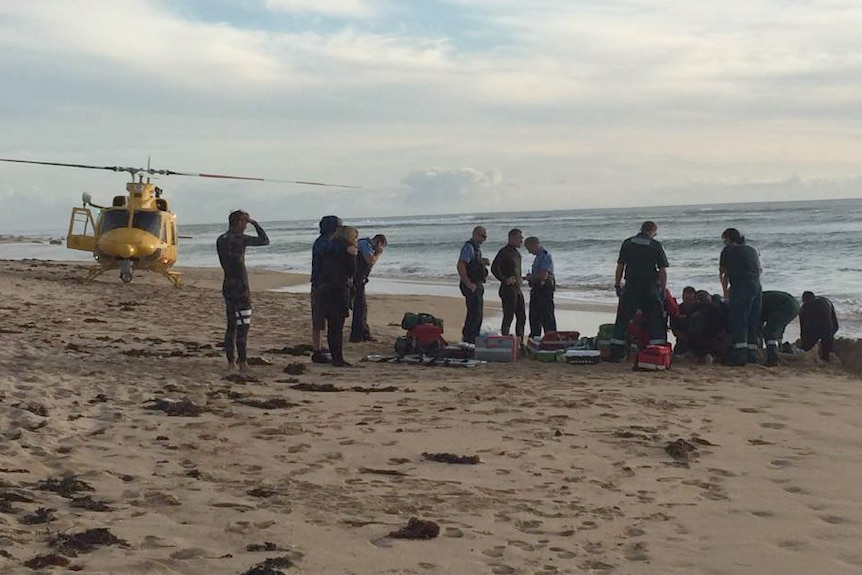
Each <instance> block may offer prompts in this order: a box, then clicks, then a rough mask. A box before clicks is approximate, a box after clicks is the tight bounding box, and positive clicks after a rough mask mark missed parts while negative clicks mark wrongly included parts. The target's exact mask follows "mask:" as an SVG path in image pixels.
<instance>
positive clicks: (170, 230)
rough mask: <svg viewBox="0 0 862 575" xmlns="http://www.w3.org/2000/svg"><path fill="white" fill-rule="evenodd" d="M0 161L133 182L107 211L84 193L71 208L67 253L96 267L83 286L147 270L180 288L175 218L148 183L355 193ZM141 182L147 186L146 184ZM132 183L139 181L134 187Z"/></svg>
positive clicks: (168, 172)
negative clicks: (114, 175)
mask: <svg viewBox="0 0 862 575" xmlns="http://www.w3.org/2000/svg"><path fill="white" fill-rule="evenodd" d="M0 161H2V162H14V163H18V164H38V165H42V166H61V167H67V168H85V169H90V170H109V171H112V172H127V173H129V174H130V175H131V177H132V181H131V182H130V183H127V184H126V195H118V196H114V199H113V201H112V202H111V205H110V206H99V205H96V204H94V203H93V202H92V197H91V196H90V194H88V193H87V192H84V194H83V196H82V200H83V204H84V205H83V207H80V208H79V207H74V208H72V215H71V217H70V218H69V230H68V233H67V234H66V247H67V248H69V249H73V250H81V251H85V252H90V253H92V254H93V257H94V258H95V260H96V261H97V262H98V265H96V266H93V267H92V268H90V270H89V273H88V274H87V277H86V280H92V279H94V278H96V277H97V276H99V275H101V274H103V273H105V272H106V271H108V270H115V269H119V270H120V279H121V280H122V281H123V282H124V283H129V282H131V281H132V277H133V274H134V272H135V270H148V271H154V272H158V273H160V274H161V275H163V276H165V277H166V278H168V279H169V280H170V281H171V282H172V283H173V284H174V286H176V287H180V286H181V285H182V281H181V280H180V274H179V272H175V271H171V269H170V268H171V267H172V266H173V265H174V264H175V263H176V261H177V251H178V247H179V244H178V240H179V239H180V236H179V235H178V233H177V215H176V214H175V213H174V212H172V211H171V210H170V209H169V206H168V201H167V200H166V199H164V198H163V197H162V189H161V188H159V187H157V186H156V185H155V184H152V183H150V176H156V175H159V176H196V177H200V178H218V179H228V180H251V181H258V182H280V183H287V184H300V185H308V186H327V187H335V188H357V187H358V186H347V185H342V184H326V183H323V182H309V181H301V180H271V179H264V178H253V177H245V176H226V175H221V174H204V173H189V172H175V171H172V170H156V169H153V168H150V167H146V168H124V167H120V166H90V165H85V164H67V163H60V162H40V161H35V160H16V159H8V158H0ZM145 177H146V180H147V181H146V182H145V181H144V178H145ZM136 178H137V181H135V179H136ZM90 207H93V208H96V209H98V210H100V211H99V215H98V218H96V219H95V220H94V219H93V213H92V212H91V211H90ZM86 280H85V281H86Z"/></svg>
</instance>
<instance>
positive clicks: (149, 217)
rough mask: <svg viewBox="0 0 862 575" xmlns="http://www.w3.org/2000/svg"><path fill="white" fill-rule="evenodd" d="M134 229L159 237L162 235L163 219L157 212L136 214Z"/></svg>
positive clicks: (133, 219) (133, 220) (133, 223)
mask: <svg viewBox="0 0 862 575" xmlns="http://www.w3.org/2000/svg"><path fill="white" fill-rule="evenodd" d="M132 227H134V228H138V229H139V230H144V231H145V232H148V233H151V234H153V235H154V236H156V237H159V236H161V235H162V218H160V217H159V214H158V213H157V212H135V215H134V217H133V218H132Z"/></svg>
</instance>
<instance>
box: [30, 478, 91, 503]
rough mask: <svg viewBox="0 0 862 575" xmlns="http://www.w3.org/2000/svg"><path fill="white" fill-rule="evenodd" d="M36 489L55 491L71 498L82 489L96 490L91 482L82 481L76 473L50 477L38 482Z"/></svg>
mask: <svg viewBox="0 0 862 575" xmlns="http://www.w3.org/2000/svg"><path fill="white" fill-rule="evenodd" d="M36 489H39V490H40V491H53V492H54V493H56V494H57V495H60V496H61V497H65V498H67V499H70V498H71V497H72V496H73V495H74V494H75V493H80V492H81V491H95V490H94V489H93V488H92V487H91V486H90V484H88V483H87V482H85V481H81V480H80V479H78V478H76V477H75V476H74V475H67V476H66V477H64V478H63V479H55V478H54V477H49V478H48V479H46V480H45V481H40V482H38V483H37V484H36Z"/></svg>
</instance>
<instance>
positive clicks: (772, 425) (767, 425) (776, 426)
mask: <svg viewBox="0 0 862 575" xmlns="http://www.w3.org/2000/svg"><path fill="white" fill-rule="evenodd" d="M760 427H765V428H767V429H784V428H785V427H787V426H786V425H785V424H783V423H775V422H771V421H768V422H766V423H761V424H760Z"/></svg>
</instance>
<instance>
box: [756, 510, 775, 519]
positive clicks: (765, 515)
mask: <svg viewBox="0 0 862 575" xmlns="http://www.w3.org/2000/svg"><path fill="white" fill-rule="evenodd" d="M751 514H752V515H754V516H755V517H763V518H765V519H768V518H770V517H775V513H774V512H772V511H752V512H751Z"/></svg>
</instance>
